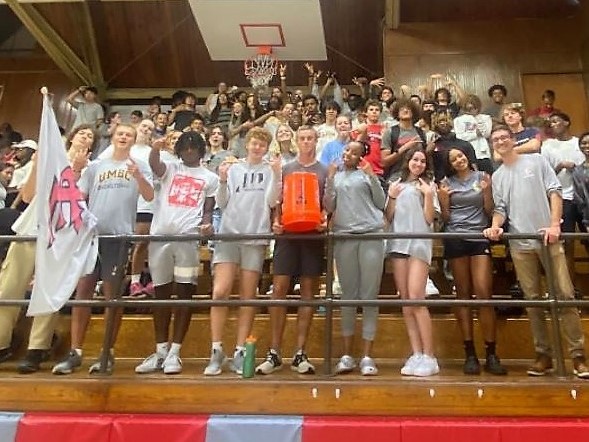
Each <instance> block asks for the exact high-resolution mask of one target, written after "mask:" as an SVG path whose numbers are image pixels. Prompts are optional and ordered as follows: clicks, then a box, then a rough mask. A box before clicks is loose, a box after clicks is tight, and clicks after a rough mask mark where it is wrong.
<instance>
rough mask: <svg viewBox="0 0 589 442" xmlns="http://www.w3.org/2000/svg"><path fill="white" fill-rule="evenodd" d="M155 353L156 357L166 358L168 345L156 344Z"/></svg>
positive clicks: (163, 343)
mask: <svg viewBox="0 0 589 442" xmlns="http://www.w3.org/2000/svg"><path fill="white" fill-rule="evenodd" d="M155 352H156V353H157V355H158V356H164V357H165V356H166V355H167V354H168V343H167V342H158V343H157V344H155Z"/></svg>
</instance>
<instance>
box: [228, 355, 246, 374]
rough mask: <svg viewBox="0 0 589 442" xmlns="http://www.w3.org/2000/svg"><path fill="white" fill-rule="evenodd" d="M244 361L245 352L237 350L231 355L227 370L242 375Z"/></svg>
mask: <svg viewBox="0 0 589 442" xmlns="http://www.w3.org/2000/svg"><path fill="white" fill-rule="evenodd" d="M244 361H245V350H238V351H236V352H235V353H233V359H232V360H231V364H230V365H229V368H230V369H231V371H233V372H235V373H236V374H238V375H242V374H243V362H244Z"/></svg>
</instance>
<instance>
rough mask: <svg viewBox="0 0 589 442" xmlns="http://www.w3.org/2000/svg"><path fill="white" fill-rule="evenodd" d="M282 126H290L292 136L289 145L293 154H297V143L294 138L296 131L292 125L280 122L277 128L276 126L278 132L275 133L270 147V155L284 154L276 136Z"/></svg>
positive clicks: (289, 149)
mask: <svg viewBox="0 0 589 442" xmlns="http://www.w3.org/2000/svg"><path fill="white" fill-rule="evenodd" d="M282 127H286V128H288V130H290V133H291V134H292V136H291V137H290V146H289V147H288V151H289V152H290V153H291V154H293V155H296V154H297V152H298V149H297V145H296V144H295V142H294V138H295V133H294V131H293V130H292V129H291V128H290V126H289V125H288V124H280V125H279V126H278V127H277V128H276V132H275V133H274V138H273V139H272V142H271V143H270V147H269V148H268V153H269V154H270V155H280V154H282V149H281V148H280V143H279V142H278V141H277V140H276V137H277V135H278V131H279V130H280V128H282Z"/></svg>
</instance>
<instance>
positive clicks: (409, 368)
mask: <svg viewBox="0 0 589 442" xmlns="http://www.w3.org/2000/svg"><path fill="white" fill-rule="evenodd" d="M421 358H423V354H422V353H413V354H412V355H411V356H409V359H407V362H405V365H403V368H401V374H402V375H403V376H413V375H414V373H415V368H416V367H417V366H418V365H419V363H420V362H421Z"/></svg>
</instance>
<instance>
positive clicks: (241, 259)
mask: <svg viewBox="0 0 589 442" xmlns="http://www.w3.org/2000/svg"><path fill="white" fill-rule="evenodd" d="M265 256H266V246H265V245H254V244H240V243H238V242H233V241H231V242H229V241H220V242H218V243H217V244H215V251H214V252H213V265H215V264H220V263H224V262H226V263H233V264H237V265H239V266H240V267H241V269H242V270H250V271H252V272H258V273H262V268H263V267H264V258H265Z"/></svg>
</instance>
